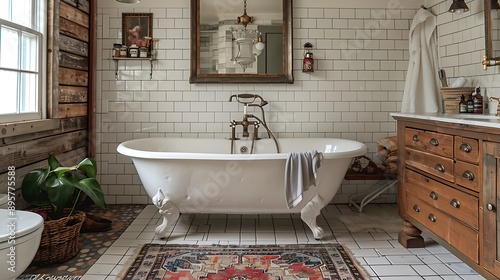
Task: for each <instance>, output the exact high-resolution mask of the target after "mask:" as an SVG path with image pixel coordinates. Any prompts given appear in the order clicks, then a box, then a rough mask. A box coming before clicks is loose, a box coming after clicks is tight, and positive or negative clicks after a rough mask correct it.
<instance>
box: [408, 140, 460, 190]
mask: <svg viewBox="0 0 500 280" xmlns="http://www.w3.org/2000/svg"><path fill="white" fill-rule="evenodd" d="M405 151H406V153H407V158H406V164H407V165H409V166H413V167H415V168H418V169H420V170H422V171H425V172H427V173H430V174H432V175H435V176H438V177H440V178H443V179H445V180H448V181H450V182H453V179H454V178H453V175H454V173H453V165H454V164H453V159H451V158H445V157H440V156H436V155H433V154H429V153H424V152H422V151H417V150H414V149H410V148H406V149H405Z"/></svg>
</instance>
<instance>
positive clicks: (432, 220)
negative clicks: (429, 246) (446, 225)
mask: <svg viewBox="0 0 500 280" xmlns="http://www.w3.org/2000/svg"><path fill="white" fill-rule="evenodd" d="M429 220H431V222H433V223H435V222H436V220H437V219H436V216H434V214H430V215H429Z"/></svg>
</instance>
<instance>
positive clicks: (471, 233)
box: [406, 193, 479, 263]
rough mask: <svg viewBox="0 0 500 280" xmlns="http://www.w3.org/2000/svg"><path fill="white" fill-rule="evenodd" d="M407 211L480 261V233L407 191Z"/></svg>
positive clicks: (463, 251)
mask: <svg viewBox="0 0 500 280" xmlns="http://www.w3.org/2000/svg"><path fill="white" fill-rule="evenodd" d="M406 208H407V209H406V212H407V213H408V215H409V216H410V217H412V218H413V219H415V220H417V221H418V222H419V223H421V224H422V225H423V226H425V227H426V228H427V229H429V230H430V231H432V232H434V233H435V234H436V235H438V236H439V237H441V238H442V239H443V240H444V241H446V242H448V243H449V244H450V245H452V246H453V247H455V248H456V249H457V250H458V251H460V252H462V254H464V255H465V256H467V257H468V258H470V259H471V260H473V261H474V262H476V263H479V249H478V248H479V247H478V246H479V234H478V233H477V231H475V230H473V229H472V228H470V227H468V226H466V225H465V224H463V223H461V222H459V221H457V220H455V219H453V218H452V217H450V216H448V215H447V214H446V213H444V212H442V211H440V210H438V209H436V208H434V207H433V206H431V205H429V204H427V203H425V202H423V201H422V200H420V199H418V198H416V197H414V196H413V195H412V194H410V193H406Z"/></svg>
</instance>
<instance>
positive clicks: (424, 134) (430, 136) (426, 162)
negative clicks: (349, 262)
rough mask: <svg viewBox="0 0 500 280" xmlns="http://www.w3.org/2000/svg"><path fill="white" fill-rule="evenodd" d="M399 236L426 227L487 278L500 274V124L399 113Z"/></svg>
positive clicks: (416, 241)
mask: <svg viewBox="0 0 500 280" xmlns="http://www.w3.org/2000/svg"><path fill="white" fill-rule="evenodd" d="M395 119H396V120H397V121H398V136H402V137H398V151H402V152H401V153H400V158H399V163H398V211H399V215H400V216H401V218H402V219H403V220H404V223H403V227H402V230H401V232H400V234H399V242H400V243H401V244H402V245H403V246H405V247H407V248H416V247H424V246H425V243H424V241H423V238H422V237H421V236H420V235H421V233H422V232H424V233H425V234H426V235H428V236H430V237H431V238H432V239H434V240H435V241H437V242H439V243H440V244H442V245H443V246H445V247H446V248H447V249H449V250H450V252H452V253H453V254H455V255H456V256H457V257H459V258H460V259H461V260H463V261H464V262H465V263H467V264H468V265H469V266H471V267H472V268H474V269H475V270H476V271H478V272H479V273H480V274H481V275H483V276H484V277H486V278H487V279H500V242H499V241H500V236H499V232H498V231H499V230H500V218H499V217H498V216H497V206H498V205H499V204H500V128H498V129H491V128H484V127H483V128H482V127H478V126H471V125H464V124H460V123H454V122H451V121H450V122H445V121H442V122H441V121H428V120H425V119H414V118H406V117H400V116H399V117H395Z"/></svg>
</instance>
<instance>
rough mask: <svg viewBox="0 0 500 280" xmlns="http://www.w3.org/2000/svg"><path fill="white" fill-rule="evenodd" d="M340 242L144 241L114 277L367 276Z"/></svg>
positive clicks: (136, 279)
mask: <svg viewBox="0 0 500 280" xmlns="http://www.w3.org/2000/svg"><path fill="white" fill-rule="evenodd" d="M367 275H368V274H367V273H366V272H365V271H364V270H363V268H361V267H360V266H359V265H358V264H357V262H356V261H355V260H354V259H353V258H352V257H351V255H350V254H349V252H348V251H347V250H346V249H345V248H344V247H343V246H342V245H339V244H307V245H249V246H236V245H234V246H233V245H213V246H197V245H172V244H166V245H165V244H145V245H142V246H141V247H139V248H138V250H137V252H136V255H135V256H134V257H131V259H130V260H129V266H127V267H126V268H125V269H124V270H123V271H122V273H121V275H120V277H119V279H125V280H126V279H134V280H141V279H156V280H166V279H169V280H178V279H186V280H187V279H207V280H208V279H332V280H335V279H339V280H340V279H346V280H347V279H349V280H363V279H370V278H369V276H367Z"/></svg>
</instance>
